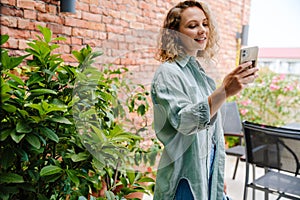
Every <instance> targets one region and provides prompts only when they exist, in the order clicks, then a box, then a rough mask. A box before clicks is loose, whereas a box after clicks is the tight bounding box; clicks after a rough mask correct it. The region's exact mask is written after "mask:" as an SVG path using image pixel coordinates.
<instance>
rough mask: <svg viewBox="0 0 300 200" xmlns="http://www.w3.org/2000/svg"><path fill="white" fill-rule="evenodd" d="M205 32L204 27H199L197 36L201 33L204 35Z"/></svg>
mask: <svg viewBox="0 0 300 200" xmlns="http://www.w3.org/2000/svg"><path fill="white" fill-rule="evenodd" d="M204 32H205V27H204V26H202V25H201V26H199V28H198V33H199V34H202V33H204Z"/></svg>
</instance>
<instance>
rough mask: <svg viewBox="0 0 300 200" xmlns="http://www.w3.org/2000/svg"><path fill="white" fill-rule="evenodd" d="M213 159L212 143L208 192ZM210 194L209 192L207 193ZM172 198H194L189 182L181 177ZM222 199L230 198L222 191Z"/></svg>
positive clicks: (180, 199) (192, 199)
mask: <svg viewBox="0 0 300 200" xmlns="http://www.w3.org/2000/svg"><path fill="white" fill-rule="evenodd" d="M214 159H215V146H214V145H213V147H212V149H211V157H210V173H209V175H210V176H209V180H208V185H209V191H208V192H209V193H210V190H211V176H212V173H213V162H214ZM209 196H210V194H209ZM174 200H194V197H193V193H192V191H191V188H190V185H189V182H188V181H187V180H186V179H181V180H180V181H179V184H178V186H177V189H176V194H175V199H174ZM223 200H230V198H229V197H227V196H226V195H225V193H223Z"/></svg>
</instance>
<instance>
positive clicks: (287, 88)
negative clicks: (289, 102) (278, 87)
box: [283, 85, 294, 92]
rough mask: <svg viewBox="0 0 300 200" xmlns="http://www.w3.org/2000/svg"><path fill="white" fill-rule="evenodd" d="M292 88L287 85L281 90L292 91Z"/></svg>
mask: <svg viewBox="0 0 300 200" xmlns="http://www.w3.org/2000/svg"><path fill="white" fill-rule="evenodd" d="M293 89H294V86H292V85H288V86H286V87H285V88H284V89H283V90H284V92H288V91H292V90H293Z"/></svg>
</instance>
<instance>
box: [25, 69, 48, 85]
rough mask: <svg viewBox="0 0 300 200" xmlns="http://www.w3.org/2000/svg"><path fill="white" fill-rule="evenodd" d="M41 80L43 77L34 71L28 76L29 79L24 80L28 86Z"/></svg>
mask: <svg viewBox="0 0 300 200" xmlns="http://www.w3.org/2000/svg"><path fill="white" fill-rule="evenodd" d="M43 80H45V79H44V77H42V76H41V75H40V74H39V73H37V72H35V73H33V74H32V75H31V76H30V77H29V79H28V80H27V82H26V85H27V86H30V85H32V84H35V83H38V82H40V81H43Z"/></svg>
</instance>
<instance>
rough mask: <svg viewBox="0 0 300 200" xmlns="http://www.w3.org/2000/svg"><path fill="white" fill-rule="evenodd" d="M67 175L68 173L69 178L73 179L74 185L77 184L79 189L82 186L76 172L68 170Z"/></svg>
mask: <svg viewBox="0 0 300 200" xmlns="http://www.w3.org/2000/svg"><path fill="white" fill-rule="evenodd" d="M66 173H67V175H68V177H69V178H70V179H71V181H72V182H73V183H75V185H76V187H78V186H79V184H80V181H79V178H78V177H77V175H76V174H77V172H76V171H75V170H69V169H67V170H66Z"/></svg>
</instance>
